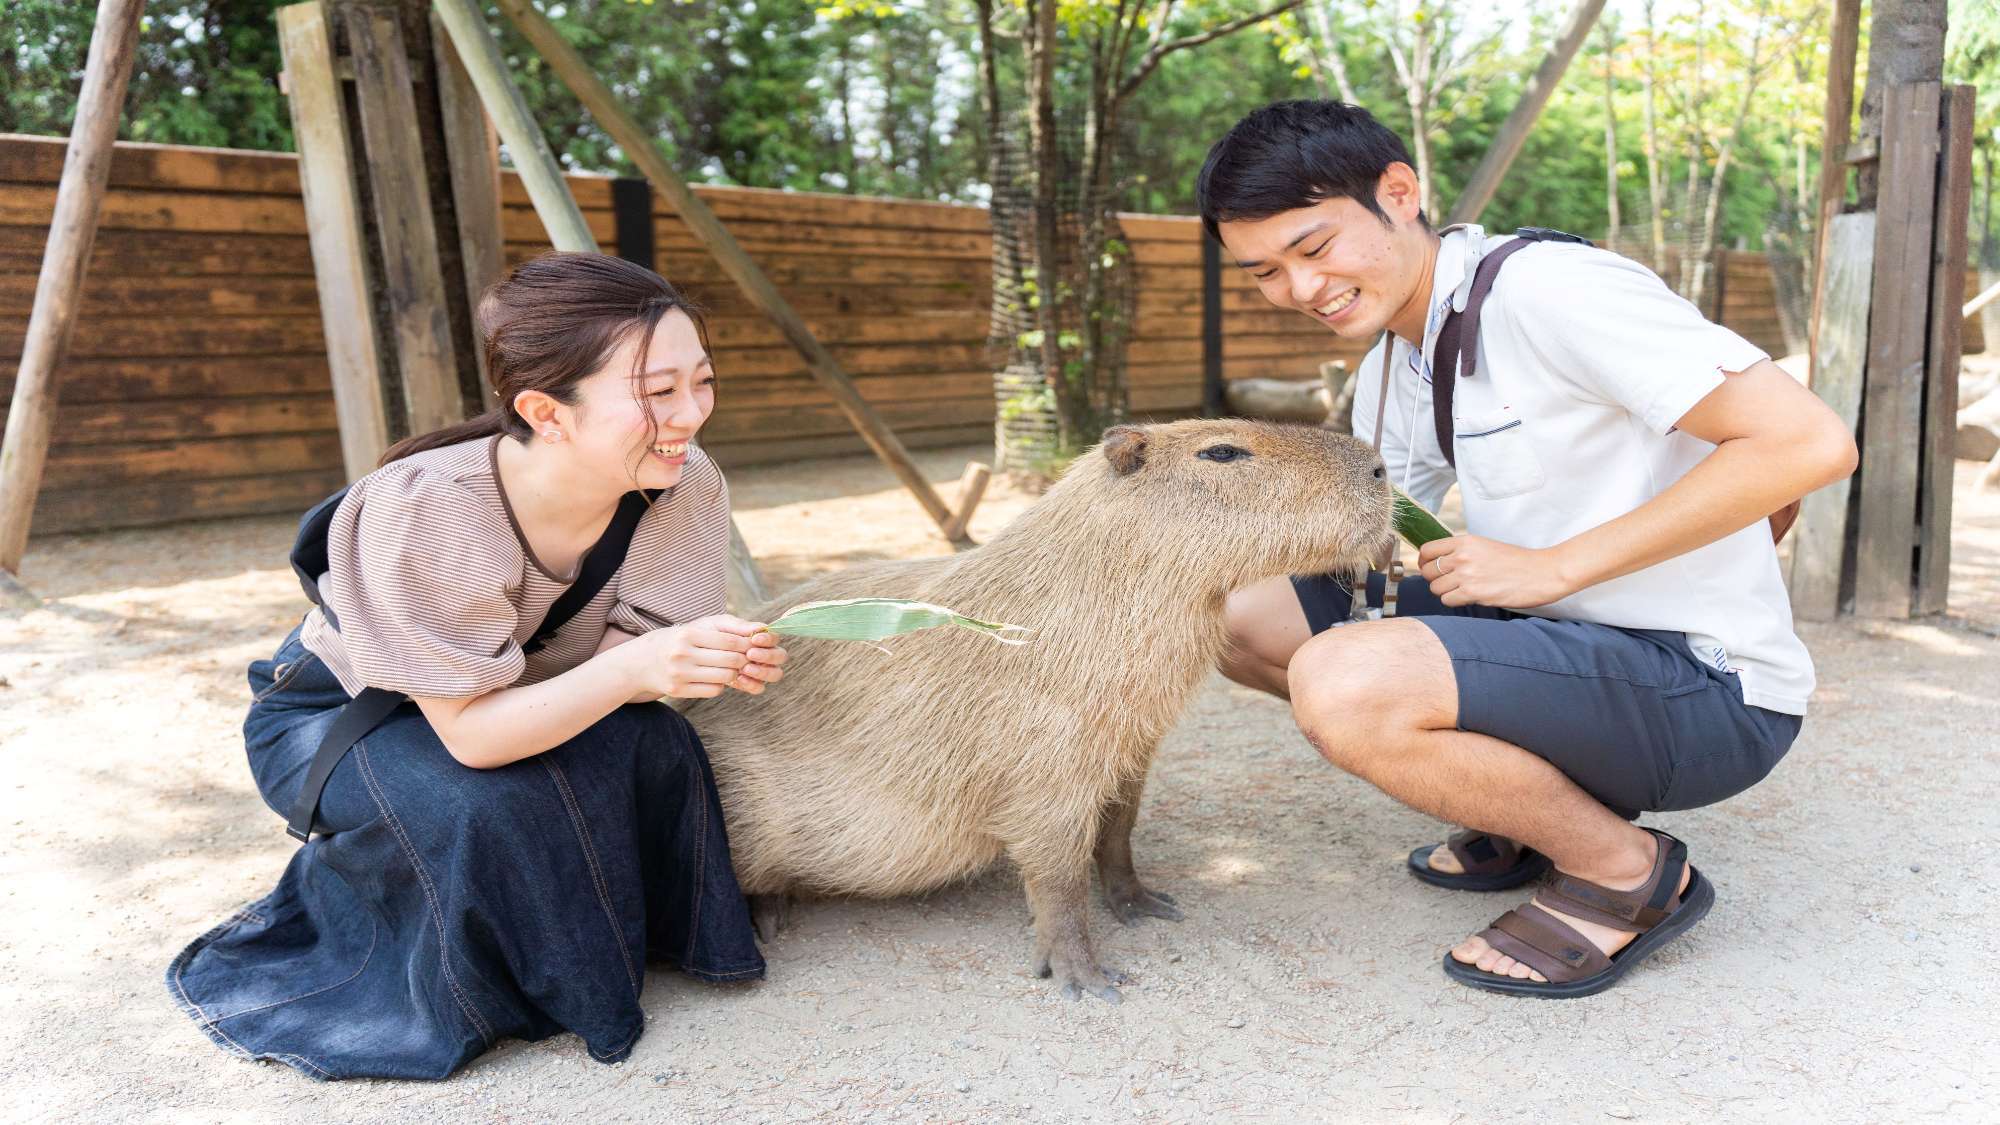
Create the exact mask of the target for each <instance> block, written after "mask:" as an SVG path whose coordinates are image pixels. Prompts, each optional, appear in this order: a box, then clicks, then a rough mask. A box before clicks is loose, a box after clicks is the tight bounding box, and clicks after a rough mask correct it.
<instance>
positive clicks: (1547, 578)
mask: <svg viewBox="0 0 2000 1125" xmlns="http://www.w3.org/2000/svg"><path fill="white" fill-rule="evenodd" d="M1417 570H1418V572H1419V573H1421V574H1422V575H1423V576H1424V578H1425V579H1426V580H1428V581H1429V582H1430V586H1431V593H1433V594H1436V595H1437V596H1438V600H1439V601H1442V602H1443V603H1444V604H1446V605H1451V606H1459V605H1487V606H1493V607H1494V608H1496V609H1529V608H1531V607H1534V606H1538V605H1547V604H1549V603H1550V602H1553V601H1560V600H1561V599H1563V598H1566V597H1568V596H1569V595H1571V594H1573V593H1575V592H1576V587H1575V586H1574V585H1572V584H1571V583H1570V582H1569V580H1568V579H1567V578H1566V577H1565V576H1564V574H1563V573H1562V571H1563V568H1562V566H1561V565H1560V563H1559V557H1558V556H1557V554H1556V552H1555V551H1553V550H1535V549H1533V548H1529V547H1516V546H1514V545H1513V544H1511V543H1502V542H1500V541H1499V540H1497V539H1487V538H1484V537H1482V536H1478V535H1454V536H1452V537H1451V538H1449V539H1434V540H1432V541H1431V542H1429V543H1426V544H1424V546H1423V549H1422V550H1420V551H1418V552H1417Z"/></svg>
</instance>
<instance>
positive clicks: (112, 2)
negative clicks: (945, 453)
mask: <svg viewBox="0 0 2000 1125" xmlns="http://www.w3.org/2000/svg"><path fill="white" fill-rule="evenodd" d="M413 2H414V0H324V2H319V0H314V2H309V3H301V4H295V5H292V6H290V7H287V8H284V9H281V10H280V11H279V13H278V26H279V39H280V45H281V49H282V51H283V53H284V58H285V68H286V72H285V74H284V76H283V78H284V84H285V89H286V93H287V94H288V96H289V97H290V100H291V106H292V116H293V124H294V136H295V138H296V141H297V147H298V150H299V165H300V167H299V172H300V182H301V186H302V190H303V194H304V198H305V206H306V211H307V219H308V229H309V233H310V236H311V243H312V253H313V262H314V272H315V275H316V279H317V282H318V287H319V293H320V300H321V313H322V317H323V319H324V321H325V323H326V328H327V331H326V339H327V351H328V356H327V358H328V364H329V367H330V369H331V373H332V376H333V386H334V392H335V408H336V412H337V414H338V415H339V423H340V432H341V447H342V456H343V460H344V462H345V464H346V468H347V474H348V477H349V479H354V478H355V477H358V476H360V475H362V474H364V473H366V472H367V471H368V470H369V469H370V468H372V467H373V466H374V464H375V461H376V459H377V458H379V456H380V455H381V453H382V451H383V450H384V449H386V448H387V447H388V445H389V444H391V440H392V435H395V434H398V433H410V432H422V431H424V430H428V429H433V428H436V427H438V426H443V425H448V424H450V423H451V422H454V421H458V420H460V419H462V418H464V417H465V416H466V415H467V413H468V411H469V410H476V409H484V408H487V407H490V406H492V405H494V403H493V402H492V400H491V392H490V389H488V388H487V387H486V384H485V380H484V378H483V376H484V372H483V371H481V370H479V366H480V363H481V360H480V357H479V355H478V351H479V349H478V348H477V347H476V345H475V342H474V340H473V339H472V336H471V327H470V312H471V309H472V307H473V305H474V304H475V303H476V300H477V296H478V294H479V292H480V291H481V290H483V289H484V288H485V286H486V285H488V284H490V283H491V282H492V281H494V280H496V279H497V278H498V277H499V276H500V274H501V273H502V272H503V269H504V262H503V258H502V252H501V242H500V201H499V179H500V170H499V157H498V147H497V145H498V142H499V141H505V143H506V144H507V147H508V151H509V153H510V154H511V155H512V157H513V160H514V163H515V166H516V169H517V171H518V172H519V174H520V176H521V179H522V182H523V184H524V186H525V187H526V188H527V191H528V194H529V197H530V200H531V201H532V203H533V205H534V209H535V213H536V216H537V217H538V218H539V219H540V220H541V222H542V224H543V226H544V227H545V228H546V229H547V231H548V233H549V237H550V241H551V242H552V243H553V244H554V245H555V246H556V248H557V249H561V250H596V249H597V248H598V247H597V242H596V239H595V238H594V237H593V236H592V234H591V232H590V228H589V226H588V224H587V223H586V222H585V220H584V218H583V214H582V211H581V210H580V209H579V208H578V206H577V204H576V201H575V199H574V198H573V197H572V196H571V195H570V192H569V189H568V186H567V184H566V183H565V181H564V179H563V175H562V171H561V166H560V165H559V164H558V163H557V162H556V159H555V157H554V154H553V153H551V152H550V150H549V148H548V145H547V143H546V142H545V141H544V140H543V138H542V136H541V133H540V130H539V129H538V128H537V127H536V124H535V122H534V121H533V119H532V117H531V116H530V114H529V112H528V108H527V104H526V102H525V101H524V100H523V99H522V97H521V94H520V91H519V90H518V89H517V88H516V87H515V86H514V84H513V81H512V79H511V78H510V77H509V75H508V73H507V70H506V65H505V62H504V61H503V60H502V58H501V56H500V51H499V48H498V46H497V44H496V43H495V42H494V39H493V35H492V32H491V31H490V30H489V29H488V28H487V26H486V24H485V21H484V19H483V18H482V16H481V14H480V12H479V9H478V7H477V6H476V5H475V4H474V3H473V2H472V0H434V3H433V4H432V12H431V17H430V23H429V26H428V28H423V27H418V28H417V29H416V35H415V36H411V35H409V34H406V33H407V32H408V31H409V30H410V26H409V24H408V22H407V20H405V19H403V18H401V17H404V16H407V15H409V14H410V9H411V7H412V6H413ZM143 7H144V2H143V0H100V3H99V7H98V16H97V21H96V25H95V30H94V32H93V35H92V42H91V48H90V58H89V62H88V67H87V71H86V77H85V82H84V87H83V93H82V95H81V97H80V98H79V100H78V110H77V117H76V122H75V125H74V128H73V130H72V134H71V144H70V148H69V152H68V155H67V159H66V163H65V165H64V171H63V182H62V185H61V188H60V190H59V194H58V200H57V206H56V215H55V220H54V222H53V223H52V225H51V229H50V238H49V242H48V246H47V249H46V251H45V253H44V260H43V270H42V277H41V279H40V282H39V283H38V286H37V290H36V305H35V310H34V314H33V317H32V319H31V321H30V325H29V332H28V338H27V344H26V347H25V348H24V351H23V356H22V362H21V365H20V369H19V374H18V376H17V379H16V383H15V394H14V407H13V409H12V410H11V411H10V413H9V416H8V430H7V437H6V445H5V449H4V454H0V576H5V578H4V580H5V581H8V582H12V581H13V580H12V577H11V576H12V574H13V573H14V572H16V571H18V569H19V567H20V560H21V557H22V555H23V553H24V552H25V550H26V543H27V537H28V530H29V524H30V521H31V519H32V515H33V509H34V502H35V496H36V493H37V491H38V488H39V484H40V480H41V476H42V469H43V466H44V464H45V463H46V459H47V451H48V445H49V437H50V433H51V431H52V429H53V424H54V405H55V404H54V376H55V372H56V370H57V368H58V367H59V366H60V364H61V361H62V356H63V351H64V350H65V346H66V344H67V342H68V337H69V332H70V330H71V328H72V327H73V325H74V323H75V314H76V306H77V299H78V296H79V295H80V292H81V290H82V282H83V276H84V271H85V268H86V266H87V264H88V259H89V255H90V247H91V242H92V239H93V237H94V234H95V228H96V221H97V216H98V212H99V209H100V206H101V203H102V200H103V195H104V190H105V185H106V182H107V179H108V176H109V171H110V163H111V155H112V151H113V144H114V142H115V140H116V136H117V124H118V120H119V116H120V108H121V106H122V105H123V102H124V95H125V88H126V84H127V82H128V80H129V78H130V75H131V66H132V55H133V51H134V48H135V46H136V42H137V36H138V30H139V17H140V14H141V12H142V10H143ZM502 8H503V10H504V11H505V12H506V13H507V15H508V17H509V18H510V19H511V20H513V21H514V22H515V23H516V25H517V26H519V27H520V29H521V31H522V33H523V34H524V35H526V36H527V37H528V38H529V40H530V41H531V42H533V43H534V44H535V45H536V48H537V49H538V50H540V51H542V52H543V53H544V54H545V56H546V61H547V62H548V63H549V65H550V66H551V68H552V69H553V70H555V72H556V73H557V74H558V76H559V77H560V78H561V79H562V80H563V82H564V83H565V84H566V85H567V86H569V88H570V89H571V90H572V91H573V92H574V93H576V95H577V96H578V97H579V98H580V99H581V100H582V101H583V103H584V104H585V106H586V107H587V108H588V109H589V111H590V112H591V114H592V115H593V116H594V117H596V118H597V119H598V121H599V123H600V124H601V125H602V126H603V127H604V129H605V131H606V132H607V133H609V134H611V135H612V137H613V138H614V139H615V140H616V141H617V142H618V144H619V145H620V147H621V148H623V150H624V151H625V152H626V153H627V154H628V155H629V156H630V157H631V158H632V160H633V161H634V163H636V164H637V165H638V166H639V167H640V169H641V171H642V172H644V174H645V176H646V178H647V179H648V180H649V181H650V182H651V184H652V186H653V188H654V189H655V190H657V191H658V192H659V193H660V194H661V195H663V196H665V197H666V198H667V200H668V201H669V202H670V203H671V204H672V205H673V207H674V209H675V210H676V212H678V214H679V217H680V218H681V220H682V221H683V223H684V224H685V225H686V226H687V228H688V229H689V231H690V232H691V233H692V234H693V235H694V237H695V238H696V240H697V241H698V242H699V243H700V244H701V245H702V246H703V247H704V248H705V249H706V250H707V251H708V252H709V253H710V254H711V255H712V256H713V257H714V258H715V259H716V261H717V262H718V263H719V264H720V265H721V267H722V269H723V271H724V273H725V274H727V275H728V276H729V278H730V279H731V280H732V281H734V282H735V283H736V284H737V286H738V287H739V288H741V289H742V291H743V292H744V294H745V295H746V296H747V297H748V298H749V300H750V303H751V304H752V305H753V306H754V307H756V308H757V309H758V310H759V311H760V312H762V313H763V314H764V315H765V316H767V317H769V318H770V319H771V320H772V322H774V323H775V324H776V325H777V327H778V328H779V330H780V331H781V333H782V334H783V336H784V338H785V340H786V341H787V343H789V344H790V345H791V346H792V347H793V348H794V349H795V350H796V351H797V352H798V353H799V354H800V356H801V357H802V358H803V359H804V360H805V363H806V367H807V370H808V371H809V372H810V373H811V375H812V376H813V378H814V379H815V380H816V381H818V382H819V384H820V385H821V387H822V388H823V389H825V390H826V391H827V392H828V394H829V395H830V396H831V397H832V398H833V400H834V402H835V404H836V405H837V406H839V408H840V409H841V411H842V412H843V413H844V414H845V415H846V417H847V419H848V421H849V423H850V424H851V425H852V426H853V427H854V429H855V430H856V431H857V432H858V433H859V434H860V436H861V437H862V439H863V440H864V441H865V442H866V443H867V445H868V446H869V448H870V449H871V450H873V451H874V452H875V454H876V456H878V457H879V458H881V460H882V461H883V463H884V464H886V465H887V466H888V467H889V469H890V471H891V472H892V473H894V474H895V476H896V477H897V478H898V480H900V481H901V482H902V484H903V485H904V487H905V488H907V489H908V490H909V491H910V493H911V494H912V495H913V496H914V497H915V498H916V499H917V501H918V503H919V504H920V505H922V506H923V508H924V510H925V512H926V513H927V514H929V515H930V517H931V518H932V520H933V521H934V522H935V523H936V524H937V525H938V528H939V531H940V533H941V534H942V535H943V536H944V538H945V539H946V540H947V541H948V542H950V543H952V544H953V545H954V546H957V547H961V548H962V547H965V546H969V545H971V539H970V537H969V536H968V535H967V531H966V528H967V525H968V523H969V522H970V520H971V517H972V513H973V510H974V509H975V507H976V506H977V505H978V503H979V500H980V498H981V497H982V496H983V494H984V492H985V488H986V484H987V481H988V478H989V475H990V471H989V470H988V468H987V467H986V466H985V465H982V464H979V463H977V462H974V463H972V464H970V465H968V466H967V468H966V472H965V475H964V476H963V478H962V479H961V481H960V498H959V504H958V506H957V507H956V508H953V507H951V506H950V505H948V504H946V503H945V501H944V500H943V499H942V498H941V497H939V496H938V494H937V492H936V490H935V489H934V488H932V487H931V484H930V482H929V481H928V480H926V479H925V478H924V476H923V474H922V472H921V471H920V470H918V469H917V467H916V465H915V463H914V462H913V461H912V459H911V458H910V455H909V451H908V450H907V449H906V448H905V447H904V446H903V444H902V442H901V441H900V440H898V438H897V437H896V435H895V433H894V431H893V430H891V429H890V427H889V426H888V424H887V423H886V422H884V421H883V420H882V418H881V416H880V415H879V414H877V413H876V412H875V410H874V409H873V408H872V407H871V406H869V404H868V403H867V402H866V401H865V400H864V399H863V398H862V397H861V395H860V393H859V392H858V391H857V390H856V389H855V386H854V383H853V381H852V379H850V378H849V377H848V375H847V373H846V372H845V371H844V370H843V369H842V367H841V365H840V363H839V361H838V360H836V359H835V358H834V356H833V355H832V353H831V352H829V351H828V350H827V348H826V347H825V346H824V345H823V344H821V343H820V342H819V340H818V339H817V338H816V337H815V336H814V334H813V333H812V331H811V329H810V328H809V327H807V325H806V323H805V321H804V319H803V318H802V317H801V316H800V315H799V314H798V313H797V311H796V310H794V309H793V308H792V307H791V305H790V304H789V303H788V302H787V301H786V300H785V299H784V297H783V296H782V295H781V294H780V293H779V292H778V290H777V288H776V286H775V285H773V284H772V283H771V281H770V279H769V278H768V277H767V276H766V275H765V274H764V272H763V271H762V270H761V269H759V268H758V266H757V265H756V263H755V262H754V261H753V260H752V259H751V258H750V256H749V255H748V254H747V253H746V252H745V251H744V250H743V248H742V247H741V246H740V245H738V244H737V242H736V240H735V238H734V237H733V236H732V235H731V234H730V233H729V231H728V229H727V228H726V227H725V226H724V225H723V224H722V222H721V221H720V220H719V219H717V218H716V217H715V215H714V213H713V212H712V211H711V210H710V209H709V208H708V206H707V205H706V204H705V203H704V202H703V201H702V200H701V198H700V197H699V196H697V195H696V194H695V193H694V192H693V190H692V189H691V188H690V187H689V186H688V184H687V182H686V181H685V180H684V179H683V178H682V177H681V176H680V175H679V174H678V173H677V172H675V171H674V169H673V167H672V166H671V164H669V163H668V161H667V160H666V158H665V157H664V156H663V155H662V154H661V153H660V151H659V149H658V147H657V146H656V144H655V143H654V141H653V139H652V138H651V137H650V136H648V135H647V134H646V132H645V131H644V130H643V129H642V128H641V127H640V126H639V125H638V123H637V122H636V121H635V120H634V119H633V118H632V117H631V115H630V114H629V113H628V112H627V111H626V110H625V109H624V108H623V107H622V106H621V105H619V104H618V102H617V100H616V98H615V96H614V95H612V93H611V92H610V90H609V89H608V88H607V87H605V85H604V84H603V83H602V82H601V81H600V80H598V78H597V77H596V75H595V74H594V73H593V72H592V71H591V70H590V69H589V67H588V66H587V65H586V64H585V63H584V62H583V60H582V59H581V57H580V56H578V55H577V54H576V52H575V51H574V49H572V48H570V47H569V45H568V44H567V43H565V42H564V41H563V40H562V39H561V37H560V36H559V35H558V34H557V33H556V32H555V29H554V27H553V26H551V25H550V24H549V23H548V21H547V20H546V19H545V18H544V17H543V16H542V15H541V14H540V13H539V12H538V11H536V10H535V9H534V8H533V6H532V5H530V4H527V3H525V2H520V3H506V4H503V5H502ZM425 31H428V32H429V34H428V35H425V34H424V33H425ZM413 38H427V39H428V41H429V47H430V50H429V51H428V52H425V51H422V50H418V49H413V48H414V47H416V46H418V45H417V44H413V43H412V42H411V40H412V39H413ZM336 42H339V43H341V44H344V46H345V47H346V52H345V54H344V55H337V54H336V52H335V44H336ZM349 83H351V85H349ZM420 101H422V102H425V103H426V104H425V107H424V108H425V109H426V110H428V111H431V112H419V102H420ZM350 118H352V120H350ZM440 121H441V123H442V129H441V130H439V129H435V128H430V126H431V125H432V124H433V123H435V122H440ZM496 131H497V136H496ZM440 132H441V134H442V135H441V136H440V135H438V134H439V133H440ZM438 152H442V153H443V157H442V159H443V163H444V165H445V170H446V174H444V175H438V174H427V165H426V159H427V155H429V157H430V159H432V160H433V161H435V159H436V155H435V154H436V153H438ZM428 170H429V171H430V172H432V173H434V172H435V171H436V167H435V164H432V165H430V166H429V168H428ZM731 540H732V544H731V545H732V559H733V563H734V565H733V566H732V574H731V601H732V603H733V604H735V605H737V606H739V607H745V606H748V605H750V604H754V603H755V602H758V601H762V600H763V599H764V598H765V597H766V596H767V595H766V591H765V589H764V587H763V582H762V579H761V577H760V576H759V574H758V572H757V569H756V565H755V563H754V561H753V560H752V559H751V558H750V555H749V551H748V549H747V547H746V546H745V545H744V543H743V539H742V536H741V535H740V534H739V533H737V531H736V529H735V525H734V521H733V520H732V522H731Z"/></svg>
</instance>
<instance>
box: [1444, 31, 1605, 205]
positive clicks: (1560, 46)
mask: <svg viewBox="0 0 2000 1125" xmlns="http://www.w3.org/2000/svg"><path fill="white" fill-rule="evenodd" d="M1602 11H1604V0H1577V5H1576V7H1575V8H1574V9H1572V10H1571V11H1570V14H1569V19H1568V21H1567V22H1565V23H1564V24H1563V27H1562V30H1561V31H1559V32H1557V33H1556V41H1555V43H1554V45H1552V46H1551V47H1550V48H1549V53H1548V54H1547V55H1546V56H1545V57H1543V59H1542V65H1540V66H1538V67H1536V68H1535V73H1534V74H1533V75H1531V76H1529V78H1528V84H1527V85H1526V86H1525V87H1523V88H1522V90H1521V100H1519V101H1517V102H1515V103H1514V108H1513V110H1512V111H1510V112H1509V113H1508V114H1507V120H1505V121H1503V122H1501V123H1500V131H1499V132H1497V133H1495V134H1494V135H1493V143H1492V144H1490V145H1488V146H1486V155H1484V156H1482V157H1480V158H1479V164H1478V166H1477V167H1475V168H1473V170H1472V176H1471V178H1470V179H1468V180H1467V181H1466V183H1465V190H1464V191H1462V192H1460V193H1459V195H1458V200H1457V201H1456V202H1454V203H1453V204H1452V205H1451V215H1450V217H1448V218H1446V219H1445V224H1446V225H1450V224H1452V223H1471V222H1477V221H1478V219H1479V214H1480V212H1482V211H1484V210H1486V205H1487V204H1488V203H1491V202H1492V201H1493V193H1494V192H1495V191H1498V190H1499V188H1500V181H1501V180H1503V179H1506V178H1507V169H1508V168H1509V167H1510V166H1511V165H1512V164H1513V163H1514V158H1515V157H1516V156H1519V155H1520V154H1521V146H1522V145H1524V144H1526V143H1527V141H1528V131H1529V130H1531V129H1533V128H1534V127H1535V119H1536V118H1538V117H1540V116H1541V115H1542V107H1543V106H1546V105H1547V104H1549V96H1550V95H1551V94H1554V93H1555V92H1556V86H1557V85H1558V84H1560V83H1561V82H1562V76H1563V71H1565V70H1568V69H1569V61H1570V60H1571V59H1573V58H1575V57H1576V52H1577V49H1578V48H1579V47H1582V46H1583V41H1584V40H1585V39H1587V38H1589V37H1590V28H1591V25H1592V24H1595V23H1596V22H1597V17H1598V14H1599V13H1601V12H1602Z"/></svg>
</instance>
